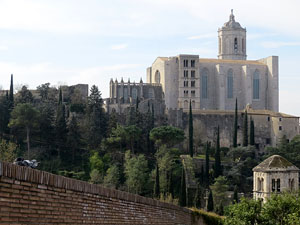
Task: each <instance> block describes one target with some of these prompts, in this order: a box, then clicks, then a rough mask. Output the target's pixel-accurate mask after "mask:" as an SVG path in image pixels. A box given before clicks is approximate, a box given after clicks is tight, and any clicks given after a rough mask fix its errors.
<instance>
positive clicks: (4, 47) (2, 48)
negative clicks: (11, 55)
mask: <svg viewBox="0 0 300 225" xmlns="http://www.w3.org/2000/svg"><path fill="white" fill-rule="evenodd" d="M6 50H8V46H5V45H0V51H6Z"/></svg>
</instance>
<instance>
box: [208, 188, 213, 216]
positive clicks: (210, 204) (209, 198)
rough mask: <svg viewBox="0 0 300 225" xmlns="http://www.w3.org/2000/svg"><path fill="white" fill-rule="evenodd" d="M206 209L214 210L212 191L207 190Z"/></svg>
mask: <svg viewBox="0 0 300 225" xmlns="http://www.w3.org/2000/svg"><path fill="white" fill-rule="evenodd" d="M207 211H208V212H212V211H214V199H213V194H212V191H211V190H210V191H209V195H208V200H207Z"/></svg>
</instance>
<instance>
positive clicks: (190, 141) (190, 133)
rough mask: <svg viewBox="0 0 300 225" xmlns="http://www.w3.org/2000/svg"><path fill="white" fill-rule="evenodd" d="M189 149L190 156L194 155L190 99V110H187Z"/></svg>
mask: <svg viewBox="0 0 300 225" xmlns="http://www.w3.org/2000/svg"><path fill="white" fill-rule="evenodd" d="M189 151H190V156H191V157H193V155H194V129H193V113H192V101H191V100H190V112H189Z"/></svg>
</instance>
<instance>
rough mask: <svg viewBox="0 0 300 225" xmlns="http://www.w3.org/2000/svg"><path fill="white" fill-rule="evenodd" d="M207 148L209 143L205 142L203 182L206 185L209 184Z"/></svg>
mask: <svg viewBox="0 0 300 225" xmlns="http://www.w3.org/2000/svg"><path fill="white" fill-rule="evenodd" d="M209 149H210V143H209V142H206V148H205V176H204V180H205V184H206V186H208V185H209Z"/></svg>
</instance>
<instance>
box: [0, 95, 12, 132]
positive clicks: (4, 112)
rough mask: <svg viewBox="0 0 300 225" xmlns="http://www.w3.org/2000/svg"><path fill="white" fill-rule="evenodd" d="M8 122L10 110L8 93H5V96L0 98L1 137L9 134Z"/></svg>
mask: <svg viewBox="0 0 300 225" xmlns="http://www.w3.org/2000/svg"><path fill="white" fill-rule="evenodd" d="M9 120H10V109H9V99H8V92H7V91H6V96H3V97H2V98H0V134H1V137H5V136H6V135H7V134H9V127H8V124H9Z"/></svg>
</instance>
